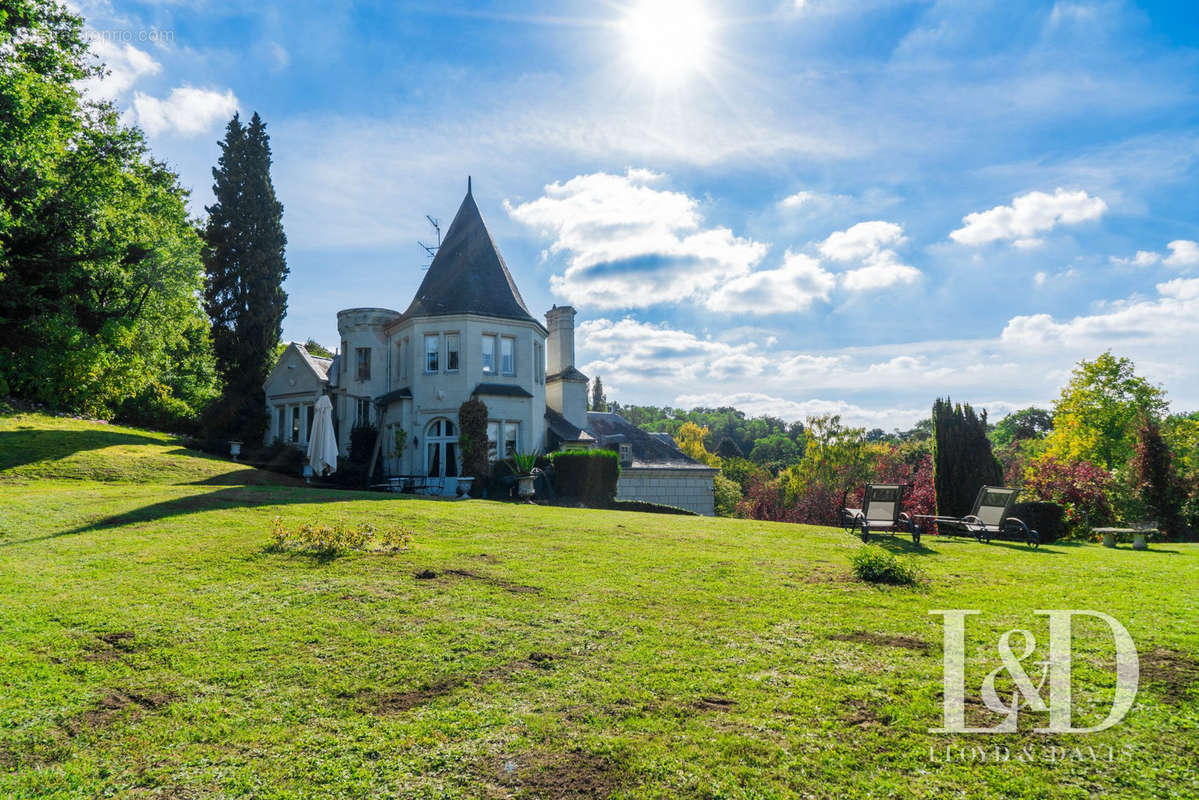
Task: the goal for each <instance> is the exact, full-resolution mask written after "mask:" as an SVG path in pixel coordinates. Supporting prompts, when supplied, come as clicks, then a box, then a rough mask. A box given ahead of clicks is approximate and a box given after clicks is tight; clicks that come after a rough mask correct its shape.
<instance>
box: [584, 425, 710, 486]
mask: <svg viewBox="0 0 1199 800" xmlns="http://www.w3.org/2000/svg"><path fill="white" fill-rule="evenodd" d="M587 430H588V431H590V432H591V434H592V435H593V436H595V438H596V440H597V441H598V442H599V446H600V447H601V448H603V449H605V450H608V449H611V450H618V449H619V448H618V445H620V444H628V445H631V447H632V451H633V452H632V454H633V463H632V466H633V467H634V468H637V467H640V468H650V469H652V468H658V469H694V470H707V471H710V472H715V471H716V470H715V469H713V468H712V467H709V466H708V465H707V464H701V463H700V462H698V461H696V460H695V459H693V458H691V457H690V456H687V455H684V454H683V452H682V451H681V450H679V449H678V448H677V447H675V446H674V443H673V440H671V444H667V443H666V442H665V441H664V440H662V439H661V438H659V437H658V436H657V435H654V434H651V433H647V432H645V431H643V430H641V429H640V428H638V427H637V426H636V425H634V424H633V423H631V422H629V421H628V420H627V419H625V418H624V417H622V416H620V415H619V414H613V413H611V412H609V411H588V412H587Z"/></svg>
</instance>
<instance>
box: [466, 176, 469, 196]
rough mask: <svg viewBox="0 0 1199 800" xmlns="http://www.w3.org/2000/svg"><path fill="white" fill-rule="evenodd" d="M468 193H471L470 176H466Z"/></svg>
mask: <svg viewBox="0 0 1199 800" xmlns="http://www.w3.org/2000/svg"><path fill="white" fill-rule="evenodd" d="M466 193H467V194H470V176H469V175H467V176H466Z"/></svg>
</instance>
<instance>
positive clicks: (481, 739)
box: [0, 416, 1199, 797]
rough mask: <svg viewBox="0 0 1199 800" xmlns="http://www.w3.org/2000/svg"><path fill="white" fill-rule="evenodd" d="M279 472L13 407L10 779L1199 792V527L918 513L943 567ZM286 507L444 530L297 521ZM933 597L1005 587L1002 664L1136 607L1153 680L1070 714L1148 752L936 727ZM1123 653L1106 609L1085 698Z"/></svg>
mask: <svg viewBox="0 0 1199 800" xmlns="http://www.w3.org/2000/svg"><path fill="white" fill-rule="evenodd" d="M263 481H264V478H263V476H262V475H261V474H257V473H253V472H252V471H242V470H241V469H240V468H238V467H236V466H233V465H230V464H228V463H227V462H221V461H216V460H212V459H206V458H202V457H197V456H196V455H195V454H189V453H186V452H184V451H182V450H180V449H179V448H178V447H176V446H174V445H173V444H172V443H171V441H170V440H169V438H168V437H164V436H161V435H158V434H151V433H145V432H141V431H130V430H127V429H120V428H117V427H115V426H99V425H95V424H92V423H83V422H78V421H65V420H50V419H47V418H45V417H34V416H25V417H8V418H0V630H3V636H0V687H3V688H2V689H0V796H4V797H9V796H16V797H26V796H27V797H33V796H39V797H50V796H54V797H92V796H96V795H99V794H106V795H107V794H115V795H119V796H129V797H157V796H162V797H200V796H214V795H215V796H222V795H224V796H257V797H300V796H345V797H359V796H366V795H373V796H403V797H408V796H413V797H440V796H462V797H476V796H487V797H504V796H510V795H518V796H546V797H554V796H574V795H579V796H602V795H607V794H611V795H612V796H616V797H621V796H629V797H633V796H636V797H676V796H698V797H792V796H814V797H846V796H929V797H932V796H937V797H942V796H962V797H982V796H994V797H1004V796H1027V797H1047V796H1052V797H1086V796H1092V795H1095V794H1106V795H1108V796H1126V797H1147V796H1171V795H1173V796H1179V797H1187V796H1191V797H1193V796H1197V795H1199V777H1197V773H1196V766H1195V765H1196V763H1199V758H1197V756H1199V753H1196V749H1197V740H1199V735H1197V733H1196V731H1197V728H1199V703H1197V699H1199V690H1197V689H1196V686H1195V684H1194V681H1195V680H1196V678H1199V672H1196V670H1197V669H1199V629H1197V625H1196V620H1197V619H1199V602H1197V600H1196V594H1195V591H1194V588H1195V586H1196V585H1197V584H1199V549H1197V548H1196V547H1195V546H1187V545H1167V544H1161V545H1156V546H1155V550H1154V551H1150V552H1148V553H1134V552H1131V551H1129V550H1127V549H1121V550H1116V551H1113V550H1105V549H1103V548H1099V547H1093V546H1049V547H1043V548H1041V550H1039V551H1036V552H1033V551H1028V550H1026V549H1024V548H1023V547H1019V546H1008V545H1004V544H993V545H991V546H982V545H979V544H976V543H973V542H966V541H937V540H931V541H929V540H926V544H927V545H928V546H927V547H926V548H923V549H920V550H911V549H910V547H909V546H908V545H905V544H903V543H901V542H894V543H888V544H889V546H892V547H894V548H896V549H902V550H908V551H910V554H911V555H910V557H911V558H913V559H916V560H918V561H919V563H920V565H921V567H922V568H923V569H924V570H925V571H926V573H927V574H928V576H929V585H928V587H927V589H925V590H924V591H920V592H913V591H911V590H903V589H879V588H874V587H870V586H866V585H863V584H860V583H856V582H854V581H852V580H850V579H849V578H848V559H849V556H850V554H851V553H852V552H853V551H854V549H855V548H856V547H858V546H859V545H858V544H857V543H856V541H855V540H853V539H851V538H849V537H847V536H845V535H844V534H843V533H840V532H839V531H832V530H827V529H819V528H807V527H797V526H789V525H774V524H764V523H756V522H748V521H735V520H716V519H697V518H690V517H666V516H658V515H648V514H634V513H630V512H601V511H582V510H578V511H576V510H568V509H560V508H541V507H530V506H515V505H506V504H497V503H486V502H477V501H471V502H465V503H450V502H437V501H424V500H415V499H408V498H393V497H388V496H386V495H378V494H365V493H352V492H332V491H316V490H308V489H304V488H300V487H291V486H266V485H262V486H259V485H241V484H243V483H262V482H263ZM276 514H279V515H282V516H283V518H284V519H285V520H286V521H288V522H290V523H294V524H299V523H301V522H304V521H309V520H312V521H333V520H337V519H345V520H348V521H367V520H370V521H372V522H375V523H376V524H380V523H382V524H395V525H403V526H406V527H408V528H410V529H412V530H413V531H414V533H415V544H414V548H413V550H412V551H411V552H409V553H405V554H401V555H398V556H379V555H361V554H355V555H349V556H345V557H342V558H338V559H336V560H333V561H331V562H319V561H315V560H313V559H310V558H306V557H301V556H294V555H290V556H289V555H281V554H273V553H268V552H265V551H264V545H265V544H266V541H267V537H268V534H269V530H270V521H271V519H272V517H274V516H275V515H276ZM422 570H432V571H434V572H436V573H437V577H435V578H432V579H419V578H417V577H415V573H417V572H418V571H422ZM453 570H457V571H458V572H453ZM935 608H977V609H981V610H983V612H984V614H983V616H982V617H981V618H976V619H977V620H978V621H977V624H975V622H974V621H972V623H971V624H972V625H973V627H972V628H971V643H972V644H973V645H977V647H978V648H979V649H978V651H977V653H978V654H980V657H973V658H972V659H971V663H970V671H969V679H968V686H974V687H977V686H978V685H979V683H980V681H981V679H982V677H983V676H984V675H985V674H986V672H987V671H989V670H990V669H992V668H994V667H995V666H997V664H994V663H991V662H992V661H994V656H993V652H994V646H995V645H994V642H995V638H996V636H997V634H998V633H999V632H1001V631H1004V630H1007V629H1009V628H1013V627H1022V628H1032V629H1034V630H1035V631H1036V632H1037V633H1038V638H1039V639H1041V641H1042V642H1043V641H1044V635H1043V626H1040V625H1039V624H1038V622H1037V621H1036V620H1035V619H1034V618H1033V617H1032V614H1031V612H1032V610H1034V609H1039V608H1095V609H1099V610H1103V611H1106V612H1108V613H1111V614H1113V615H1114V616H1116V617H1117V618H1118V619H1120V620H1121V621H1122V622H1123V623H1124V624H1125V625H1126V626H1127V627H1128V629H1129V631H1130V632H1131V633H1132V635H1133V637H1134V638H1135V639H1136V640H1137V643H1138V645H1139V647H1140V650H1141V652H1142V655H1143V664H1142V669H1143V670H1144V671H1145V673H1146V675H1145V676H1144V679H1143V684H1142V692H1141V694H1140V695H1139V697H1138V700H1137V705H1136V706H1135V708H1134V709H1133V711H1132V712H1131V713H1130V715H1129V717H1128V718H1127V719H1126V721H1125V722H1124V723H1123V724H1122V725H1120V726H1117V728H1114V729H1112V730H1110V731H1107V732H1104V733H1100V734H1093V735H1089V736H1075V737H1055V738H1053V739H1052V742H1053V743H1054V744H1056V745H1059V746H1074V745H1081V746H1088V745H1090V746H1093V747H1099V746H1100V745H1102V746H1107V745H1112V746H1114V747H1122V746H1125V745H1131V746H1133V747H1134V748H1136V750H1137V752H1136V755H1135V757H1134V758H1133V759H1132V760H1120V761H1116V762H1115V763H1098V764H1092V763H1079V762H1074V761H1071V762H1065V763H1057V764H1046V763H1039V764H1020V763H1014V762H1010V763H1006V764H990V765H985V766H979V765H969V764H943V763H937V762H934V761H931V760H930V757H929V750H930V747H943V746H944V745H946V744H955V745H960V744H966V745H986V746H993V745H995V744H998V743H1002V744H1006V745H1009V746H1011V747H1013V748H1014V749H1015V748H1018V747H1020V746H1033V747H1037V748H1039V747H1041V746H1042V745H1044V744H1046V743H1047V737H1045V736H1042V735H1035V734H1032V733H1029V732H1021V733H1019V734H1014V735H1010V736H1003V737H996V736H972V737H945V736H938V735H933V734H930V733H928V728H930V727H935V726H937V725H938V724H939V722H940V704H939V692H940V685H941V671H940V666H941V652H940V651H941V648H940V644H939V642H940V640H941V634H940V627H939V620H938V618H936V617H932V616H930V615H929V614H928V611H929V610H930V609H935ZM837 637H841V638H837ZM900 637H903V638H900ZM922 643H927V644H928V647H927V648H925V647H922V646H921V644H922ZM984 648H985V652H984ZM982 656H985V659H984V658H983V657H982ZM1110 658H1111V653H1110V646H1109V645H1108V643H1107V639H1106V638H1105V634H1104V633H1103V631H1102V630H1100V629H1098V628H1094V627H1092V626H1088V625H1085V624H1080V625H1079V632H1078V636H1077V638H1076V663H1075V671H1076V681H1075V695H1076V697H1075V702H1076V705H1078V706H1080V707H1081V708H1083V709H1085V708H1087V701H1089V700H1094V701H1095V702H1097V703H1099V704H1102V703H1103V702H1104V696H1105V689H1104V685H1106V684H1110V678H1109V677H1106V676H1107V675H1108V674H1109V673H1107V672H1105V671H1101V670H1097V669H1095V667H1102V666H1105V665H1106V664H1107V662H1108V661H1110ZM1026 663H1027V662H1026ZM1102 714H1103V710H1102V709H1101V710H1100V711H1099V716H1102ZM1040 718H1041V721H1042V722H1043V721H1044V715H1041V717H1040ZM1034 720H1035V716H1032V717H1029V716H1026V717H1025V718H1023V719H1022V724H1021V728H1022V731H1024V729H1025V727H1027V728H1031V727H1032V723H1033V722H1034ZM1026 722H1027V725H1026V724H1025V723H1026Z"/></svg>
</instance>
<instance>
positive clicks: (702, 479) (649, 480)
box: [616, 467, 716, 517]
mask: <svg viewBox="0 0 1199 800" xmlns="http://www.w3.org/2000/svg"><path fill="white" fill-rule="evenodd" d="M712 478H713V473H712V472H711V471H709V470H691V469H645V468H638V467H621V470H620V481H619V482H618V483H617V485H616V499H618V500H645V501H646V502H649V503H661V504H662V505H668V506H678V507H679V508H685V509H687V510H688V511H694V512H696V513H697V514H703V515H704V516H706V517H711V516H713V515H714V514H715V513H716V504H715V496H714V494H713V490H712Z"/></svg>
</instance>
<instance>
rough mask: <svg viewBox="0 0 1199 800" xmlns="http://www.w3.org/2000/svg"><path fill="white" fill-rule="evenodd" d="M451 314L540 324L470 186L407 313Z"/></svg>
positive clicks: (413, 314)
mask: <svg viewBox="0 0 1199 800" xmlns="http://www.w3.org/2000/svg"><path fill="white" fill-rule="evenodd" d="M449 314H481V315H483V316H487V317H502V318H504V319H519V320H524V321H528V322H533V323H536V324H540V323H538V322H537V320H536V319H534V318H533V315H532V314H530V313H529V309H528V308H527V307H525V301H524V300H523V299H522V298H521V296H520V290H519V289H517V288H516V282H515V281H514V280H512V274H511V273H510V272H508V267H507V265H505V264H504V259H503V257H502V256H500V251H499V250H497V249H496V246H495V242H494V241H492V239H491V234H490V233H489V232H488V230H487V226H486V225H485V224H484V223H483V217H482V216H481V215H480V214H479V207H478V206H477V205H475V198H474V195H472V194H471V192H470V189H469V188H468V189H467V191H466V198H465V199H464V200H463V201H462V205H461V207H459V209H458V213H457V214H455V215H454V221H453V222H451V223H450V229H449V230H448V231H446V234H445V239H444V240H442V242H441V247H439V248H438V250H437V255H435V256H434V257H433V263H432V264H430V265H429V271H428V272H427V273H425V279H424V280H423V281H421V284H420V288H419V289H417V290H416V297H415V298H413V300H412V304H411V305H410V306H408V310H407V311H405V312H404V318H405V319H407V318H409V317H426V316H432V317H436V316H445V315H449Z"/></svg>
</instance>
